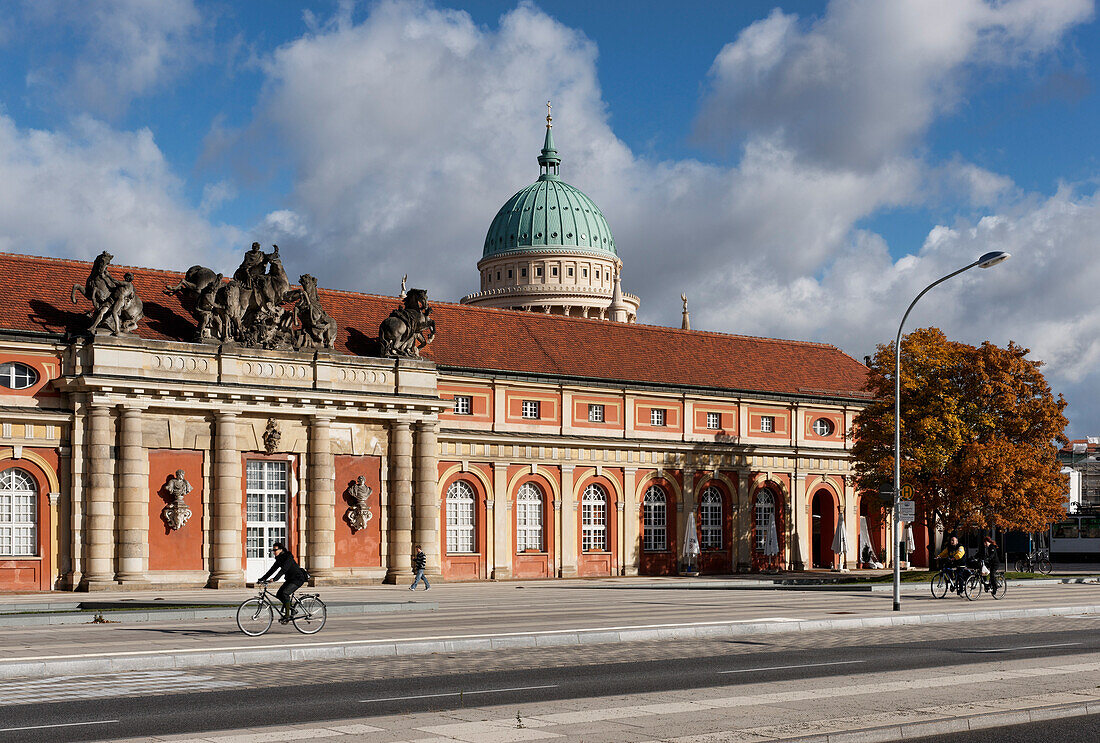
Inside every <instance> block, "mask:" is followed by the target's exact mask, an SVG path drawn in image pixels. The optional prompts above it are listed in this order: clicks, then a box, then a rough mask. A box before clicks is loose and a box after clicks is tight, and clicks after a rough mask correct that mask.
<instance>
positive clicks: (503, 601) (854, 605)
mask: <svg viewBox="0 0 1100 743" xmlns="http://www.w3.org/2000/svg"><path fill="white" fill-rule="evenodd" d="M654 582H655V581H654V580H652V579H638V580H635V581H634V583H635V585H633V587H632V586H631V582H630V581H625V582H624V581H554V582H538V583H535V582H529V583H476V584H444V585H440V586H438V587H434V588H433V589H432V590H431V591H430V592H419V593H416V594H413V593H409V592H408V591H407V589H406V588H405V587H392V586H379V587H370V588H332V589H326V590H324V591H323V592H322V594H323V595H324V597H325V599H326V600H329V601H333V602H341V601H347V602H353V601H356V600H358V601H396V600H398V597H404V599H405V601H407V602H409V601H411V602H416V603H419V602H427V601H429V600H430V601H431V602H432V603H433V604H435V605H437V606H438V609H436V610H434V611H419V612H406V613H401V614H373V615H345V616H334V617H331V618H330V619H329V623H328V625H326V627H325V629H324V630H323V631H322V632H321V633H320V634H319V635H316V636H312V637H305V636H302V635H299V634H298V633H297V632H295V631H294V630H293V628H290V627H280V626H278V625H276V626H275V627H273V629H272V631H271V632H269V633H268V634H267V635H264V636H262V637H257V638H250V637H246V636H244V635H242V634H241V633H240V632H239V631H238V630H237V628H236V625H235V622H234V621H233V620H231V619H228V620H227V619H211V620H196V621H182V620H181V621H175V622H148V623H144V624H135V623H130V624H127V623H125V622H120V623H118V624H95V625H76V626H59V627H11V628H8V629H7V630H5V632H4V633H2V634H0V678H18V677H38V678H42V677H48V676H54V675H71V674H82V673H117V672H124V671H141V670H165V669H183V668H194V667H201V666H213V665H237V664H248V663H270V662H282V661H288V660H324V659H340V658H356V657H377V656H382V655H409V654H417V653H431V652H448V653H453V652H461V651H471V650H492V649H495V648H513V647H545V646H553V645H579V644H589V643H609V642H635V641H644V640H657V639H695V638H705V637H719V636H742V635H749V634H758V633H774V632H806V631H815V630H826V629H842V628H849V627H882V626H893V625H898V624H933V623H938V622H960V621H976V620H988V619H1001V618H1023V617H1035V616H1051V615H1063V616H1064V615H1076V614H1095V613H1100V585H1097V584H1072V585H1059V586H1037V587H1023V588H1013V589H1010V590H1009V594H1008V595H1007V596H1006V597H1005V598H1004V599H1003V600H1001V601H994V600H993V599H992V598H990V597H988V596H985V597H983V598H981V599H979V600H978V601H976V602H969V601H966V600H965V599H963V598H960V597H957V596H953V595H952V596H949V597H947V598H946V599H943V600H936V599H933V598H932V596H931V594H930V593H928V592H922V593H920V594H914V595H912V596H906V597H903V600H902V611H901V612H893V611H891V603H892V602H891V597H890V595H889V594H866V593H864V594H842V593H818V592H810V591H786V592H775V591H771V590H758V591H750V590H738V591H727V590H722V589H721V588H720V587H716V588H715V590H698V591H694V590H693V591H683V590H680V589H679V588H677V587H676V586H675V583H671V584H670V585H669V586H668V587H667V588H665V589H661V588H654V587H653V585H654ZM609 586H614V587H615V588H616V589H617V590H606V589H607V588H608V587H609ZM197 593H198V594H200V595H202V596H209V594H210V592H201V591H200V592H197ZM250 594H251V592H250V591H241V592H238V595H239V597H240V598H243V597H244V596H247V595H250ZM218 595H219V598H222V597H223V596H224V597H226V598H228V597H229V596H230V595H233V597H234V598H237V595H234V592H232V591H227V592H224V594H223V593H222V592H219V594H218ZM173 597H174V598H176V599H178V598H179V592H174V593H173ZM134 598H139V599H143V600H146V599H149V597H148V596H135V597H134ZM222 600H224V598H222Z"/></svg>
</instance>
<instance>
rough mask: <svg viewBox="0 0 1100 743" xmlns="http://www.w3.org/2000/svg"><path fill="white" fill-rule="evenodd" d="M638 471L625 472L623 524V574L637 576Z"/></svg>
mask: <svg viewBox="0 0 1100 743" xmlns="http://www.w3.org/2000/svg"><path fill="white" fill-rule="evenodd" d="M637 478H638V470H637V469H636V468H634V467H628V468H626V469H624V470H623V500H624V501H625V502H626V507H625V508H624V509H623V513H622V524H623V549H622V554H623V574H624V575H637V574H638V565H639V557H640V555H641V552H640V546H641V545H640V543H639V535H638V523H639V514H638V508H639V504H638V493H637V490H638V482H637Z"/></svg>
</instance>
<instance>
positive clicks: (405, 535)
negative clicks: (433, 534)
mask: <svg viewBox="0 0 1100 743" xmlns="http://www.w3.org/2000/svg"><path fill="white" fill-rule="evenodd" d="M412 478H413V437H412V426H411V424H410V423H409V422H408V421H404V420H396V421H393V422H392V423H391V424H390V512H389V523H390V534H389V551H388V552H389V554H388V556H389V565H388V566H387V571H386V578H385V581H386V582H387V583H398V582H401V581H404V580H406V579H408V580H412V578H411V575H412V529H413V482H412Z"/></svg>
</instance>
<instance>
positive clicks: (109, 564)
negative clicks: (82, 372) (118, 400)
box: [84, 404, 115, 591]
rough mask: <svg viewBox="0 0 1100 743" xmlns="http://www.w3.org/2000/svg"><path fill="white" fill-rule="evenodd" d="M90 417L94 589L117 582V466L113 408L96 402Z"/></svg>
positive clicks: (89, 575) (88, 579)
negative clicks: (112, 424)
mask: <svg viewBox="0 0 1100 743" xmlns="http://www.w3.org/2000/svg"><path fill="white" fill-rule="evenodd" d="M88 419H89V429H90V430H89V432H88V447H87V449H88V480H89V484H88V511H87V519H86V523H87V534H88V560H87V566H86V570H85V572H84V585H85V586H86V587H87V588H88V590H89V591H91V590H95V589H97V588H99V589H102V588H109V587H112V586H114V585H115V582H114V573H115V571H114V560H113V559H112V558H113V555H114V545H115V487H114V486H115V483H114V470H115V467H114V459H113V458H112V456H111V411H110V408H108V407H107V406H106V405H102V404H93V405H92V406H91V412H90V414H89V416H88Z"/></svg>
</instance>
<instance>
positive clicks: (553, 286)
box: [462, 102, 639, 322]
mask: <svg viewBox="0 0 1100 743" xmlns="http://www.w3.org/2000/svg"><path fill="white" fill-rule="evenodd" d="M546 108H547V114H546V138H545V140H544V141H543V145H542V152H541V153H540V154H539V157H538V162H539V171H540V175H539V178H538V180H537V181H535V182H534V183H533V184H531V185H530V186H528V187H527V188H524V189H523V190H522V191H520V192H519V193H517V194H516V195H514V196H513V197H512V198H510V199H508V201H507V202H505V204H504V206H502V207H501V208H500V211H498V212H497V215H496V217H494V218H493V223H492V224H491V225H490V226H489V232H488V234H486V236H485V246H484V250H483V252H482V256H481V260H480V261H478V264H477V267H478V270H479V271H480V272H481V290H480V291H478V292H475V293H473V294H469V295H467V296H465V297H463V298H462V303H463V304H474V305H480V306H483V307H499V308H503V309H513V310H528V311H531V312H543V313H546V314H552V315H569V316H572V317H592V318H599V319H604V320H613V321H616V322H635V321H636V320H637V317H638V304H639V299H638V297H636V296H634V295H633V294H625V293H623V291H622V287H621V286H620V285H619V273H620V271H621V270H622V261H621V260H620V259H619V256H618V253H617V252H616V249H615V238H614V237H613V236H612V234H611V228H610V227H609V226H608V224H607V220H606V219H605V218H604V216H603V212H601V211H600V209H599V207H598V206H596V204H595V203H594V202H593V201H592V199H590V198H588V196H586V195H585V194H584V193H583V192H582V191H581V190H580V189H578V188H575V187H573V186H571V185H569V184H568V183H566V182H565V181H563V180H562V179H561V177H560V176H559V175H558V166H559V165H560V164H561V158H559V157H558V151H557V149H556V148H555V146H554V134H553V123H554V120H553V118H552V117H551V115H550V104H549V102H548V103H547V104H546Z"/></svg>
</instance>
